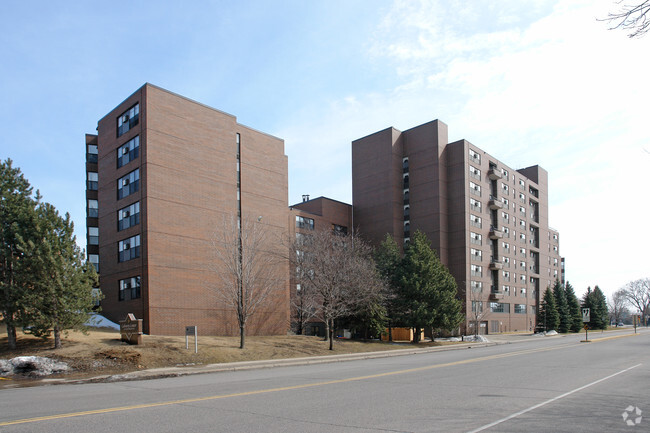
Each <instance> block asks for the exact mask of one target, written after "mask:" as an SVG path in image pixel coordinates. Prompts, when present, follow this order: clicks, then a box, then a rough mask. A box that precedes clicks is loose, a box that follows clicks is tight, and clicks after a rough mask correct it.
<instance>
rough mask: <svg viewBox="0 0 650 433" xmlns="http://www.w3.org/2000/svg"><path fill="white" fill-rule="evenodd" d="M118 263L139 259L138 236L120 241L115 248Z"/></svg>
mask: <svg viewBox="0 0 650 433" xmlns="http://www.w3.org/2000/svg"><path fill="white" fill-rule="evenodd" d="M117 252H118V257H117V261H118V262H126V261H128V260H132V259H135V258H138V257H140V235H135V236H132V237H130V238H128V239H125V240H123V241H120V242H119V243H118V247H117Z"/></svg>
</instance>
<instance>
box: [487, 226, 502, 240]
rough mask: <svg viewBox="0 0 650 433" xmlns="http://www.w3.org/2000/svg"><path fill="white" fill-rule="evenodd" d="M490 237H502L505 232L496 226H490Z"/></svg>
mask: <svg viewBox="0 0 650 433" xmlns="http://www.w3.org/2000/svg"><path fill="white" fill-rule="evenodd" d="M488 236H489V237H490V239H502V238H503V232H502V231H501V230H499V229H498V228H496V227H490V233H489V234H488Z"/></svg>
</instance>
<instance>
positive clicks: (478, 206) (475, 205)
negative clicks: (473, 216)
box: [469, 198, 481, 212]
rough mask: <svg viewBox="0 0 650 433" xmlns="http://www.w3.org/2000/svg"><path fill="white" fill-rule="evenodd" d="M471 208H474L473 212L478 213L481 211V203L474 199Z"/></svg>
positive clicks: (470, 204) (470, 202)
mask: <svg viewBox="0 0 650 433" xmlns="http://www.w3.org/2000/svg"><path fill="white" fill-rule="evenodd" d="M469 206H470V207H471V208H472V210H475V211H477V212H480V211H481V202H480V201H478V200H474V199H473V198H470V199H469Z"/></svg>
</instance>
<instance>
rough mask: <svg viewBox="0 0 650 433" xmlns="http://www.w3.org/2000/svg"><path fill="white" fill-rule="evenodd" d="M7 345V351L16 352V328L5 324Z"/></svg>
mask: <svg viewBox="0 0 650 433" xmlns="http://www.w3.org/2000/svg"><path fill="white" fill-rule="evenodd" d="M7 344H8V346H9V350H16V327H15V326H14V325H11V324H9V323H7Z"/></svg>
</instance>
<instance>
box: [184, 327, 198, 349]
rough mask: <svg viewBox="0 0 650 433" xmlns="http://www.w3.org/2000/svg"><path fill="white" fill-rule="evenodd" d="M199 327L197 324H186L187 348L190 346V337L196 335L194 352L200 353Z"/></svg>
mask: <svg viewBox="0 0 650 433" xmlns="http://www.w3.org/2000/svg"><path fill="white" fill-rule="evenodd" d="M197 328H198V327H197V326H186V327H185V348H186V349H189V348H190V343H189V337H190V335H193V336H194V353H199V338H198V335H199V334H198V329H197Z"/></svg>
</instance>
